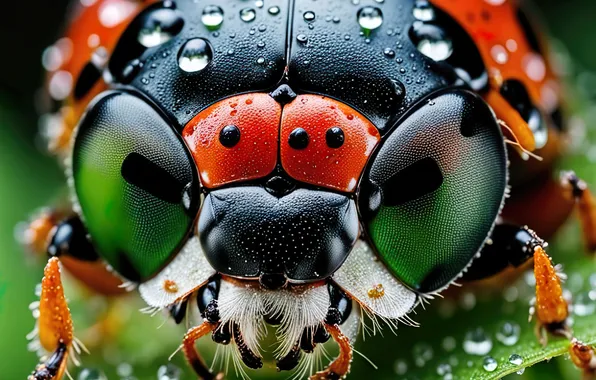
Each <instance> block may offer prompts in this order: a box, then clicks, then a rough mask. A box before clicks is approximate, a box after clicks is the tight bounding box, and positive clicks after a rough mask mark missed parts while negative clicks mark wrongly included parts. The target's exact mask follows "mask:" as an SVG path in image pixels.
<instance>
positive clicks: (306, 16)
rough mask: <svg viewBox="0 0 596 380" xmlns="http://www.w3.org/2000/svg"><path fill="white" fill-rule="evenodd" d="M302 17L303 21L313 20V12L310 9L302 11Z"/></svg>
mask: <svg viewBox="0 0 596 380" xmlns="http://www.w3.org/2000/svg"><path fill="white" fill-rule="evenodd" d="M302 17H304V21H308V22H310V21H313V20H314V19H315V17H316V16H315V12H312V11H306V12H304V14H303V15H302Z"/></svg>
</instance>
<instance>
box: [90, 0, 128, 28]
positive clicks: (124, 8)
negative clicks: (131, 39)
mask: <svg viewBox="0 0 596 380" xmlns="http://www.w3.org/2000/svg"><path fill="white" fill-rule="evenodd" d="M136 11H137V4H134V3H132V2H129V1H107V2H104V3H103V4H102V5H101V6H100V8H99V11H98V13H99V22H100V23H101V25H103V26H104V27H106V28H113V27H115V26H116V25H118V24H120V23H122V22H124V20H126V19H127V18H128V17H130V16H131V15H132V14H133V13H134V12H136Z"/></svg>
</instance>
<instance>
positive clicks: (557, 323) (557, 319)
mask: <svg viewBox="0 0 596 380" xmlns="http://www.w3.org/2000/svg"><path fill="white" fill-rule="evenodd" d="M534 277H535V278H536V303H535V305H534V308H535V314H536V329H535V333H536V337H537V338H538V341H539V342H540V343H541V344H542V345H543V346H544V345H546V343H547V336H546V335H545V332H550V333H551V334H554V335H559V336H564V337H566V338H568V339H571V329H570V328H569V326H568V325H567V317H568V315H569V310H568V305H567V300H565V298H564V297H563V288H562V287H561V280H560V278H559V275H558V273H557V271H556V269H555V266H554V265H553V263H552V261H551V259H550V257H549V256H548V255H547V254H546V252H545V251H544V248H543V246H542V245H537V246H536V247H534ZM530 317H531V315H530Z"/></svg>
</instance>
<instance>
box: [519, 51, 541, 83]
mask: <svg viewBox="0 0 596 380" xmlns="http://www.w3.org/2000/svg"><path fill="white" fill-rule="evenodd" d="M522 66H523V68H524V71H525V72H526V75H527V76H528V78H530V79H531V80H533V81H535V82H540V81H542V80H543V79H544V77H545V76H546V64H545V63H544V59H543V58H542V56H541V55H540V54H537V53H529V54H527V55H526V56H525V57H524V58H523V60H522Z"/></svg>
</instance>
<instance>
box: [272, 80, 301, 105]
mask: <svg viewBox="0 0 596 380" xmlns="http://www.w3.org/2000/svg"><path fill="white" fill-rule="evenodd" d="M269 95H270V96H271V97H272V98H273V99H275V101H276V102H278V103H279V104H281V105H284V104H288V103H290V102H291V101H292V100H294V99H296V93H295V92H294V90H292V88H291V87H290V86H288V85H287V84H282V85H281V86H279V87H278V88H276V89H275V90H274V91H273V92H271V93H270V94H269Z"/></svg>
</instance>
